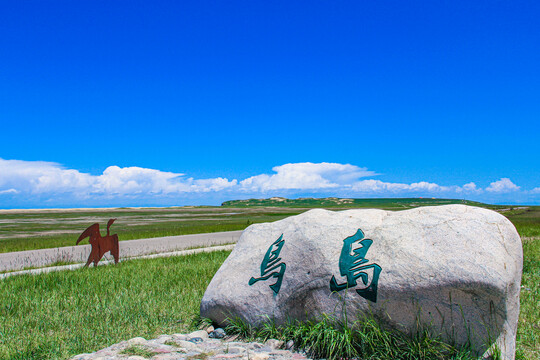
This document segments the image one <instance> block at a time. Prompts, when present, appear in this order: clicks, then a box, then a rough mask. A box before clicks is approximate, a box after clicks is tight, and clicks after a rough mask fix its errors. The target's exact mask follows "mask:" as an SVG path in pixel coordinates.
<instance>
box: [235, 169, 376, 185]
mask: <svg viewBox="0 0 540 360" xmlns="http://www.w3.org/2000/svg"><path fill="white" fill-rule="evenodd" d="M272 170H273V171H275V172H276V174H273V175H267V174H261V175H257V176H252V177H250V178H247V179H245V180H243V181H241V182H240V186H241V187H242V189H244V190H247V191H255V192H258V191H262V192H265V191H270V190H281V189H283V190H285V189H298V190H316V189H332V188H339V187H349V186H350V184H351V183H352V182H353V181H356V180H357V179H358V178H361V177H366V176H373V175H377V174H376V173H375V172H373V171H369V170H367V169H366V168H361V167H358V166H355V165H350V164H337V163H326V162H323V163H310V162H305V163H294V164H285V165H281V166H275V167H273V168H272Z"/></svg>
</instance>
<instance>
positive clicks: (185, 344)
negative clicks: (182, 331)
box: [177, 340, 198, 350]
mask: <svg viewBox="0 0 540 360" xmlns="http://www.w3.org/2000/svg"><path fill="white" fill-rule="evenodd" d="M177 343H178V346H180V347H182V348H184V349H187V350H193V349H198V347H197V345H195V343H192V342H189V341H185V340H178V341H177Z"/></svg>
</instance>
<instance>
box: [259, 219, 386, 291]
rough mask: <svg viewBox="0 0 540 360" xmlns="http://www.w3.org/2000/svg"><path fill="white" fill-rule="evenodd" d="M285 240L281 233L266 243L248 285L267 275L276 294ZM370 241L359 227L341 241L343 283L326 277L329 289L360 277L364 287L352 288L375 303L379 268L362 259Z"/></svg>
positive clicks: (352, 283)
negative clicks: (256, 272) (257, 272)
mask: <svg viewBox="0 0 540 360" xmlns="http://www.w3.org/2000/svg"><path fill="white" fill-rule="evenodd" d="M284 244H285V240H284V239H283V234H281V236H280V237H279V238H278V239H277V240H276V241H275V242H274V243H272V244H271V245H270V247H269V248H268V250H267V252H266V255H265V256H264V259H263V260H262V262H261V277H259V278H254V277H252V278H251V279H249V285H253V284H255V283H256V282H258V281H266V280H268V279H269V278H271V277H274V278H277V280H276V282H275V283H274V284H272V285H270V288H271V289H272V291H274V295H277V294H278V293H279V290H280V288H281V283H282V281H283V276H284V274H285V270H286V268H287V266H286V264H285V263H284V262H280V261H281V258H280V257H279V254H280V252H281V249H282V248H283V245H284ZM372 244H373V240H371V239H365V238H364V233H363V232H362V230H360V229H358V230H357V231H356V233H355V234H354V235H352V236H349V237H347V238H346V239H344V240H343V247H342V249H341V256H340V258H339V272H340V274H341V276H344V277H346V280H347V281H346V282H345V283H342V284H338V282H337V281H336V278H335V276H332V278H331V279H330V291H331V292H336V291H341V290H345V289H347V288H352V287H355V286H357V280H358V279H359V278H360V279H362V283H363V285H364V286H365V287H364V288H361V289H356V292H357V293H358V295H360V296H362V297H363V298H365V299H367V300H369V301H372V302H377V283H378V281H379V275H380V273H381V270H382V269H381V267H380V266H379V265H377V264H366V263H367V262H368V261H369V260H368V259H366V258H365V256H366V253H367V252H368V250H369V248H370V246H371V245H372Z"/></svg>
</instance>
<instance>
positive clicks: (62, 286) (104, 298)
mask: <svg viewBox="0 0 540 360" xmlns="http://www.w3.org/2000/svg"><path fill="white" fill-rule="evenodd" d="M393 201H395V200H393ZM415 201H416V200H415ZM387 205H388V206H389V204H388V203H387V204H386V205H385V206H387ZM390 205H391V204H390ZM486 207H489V206H486ZM332 208H333V209H335V208H334V207H332ZM339 208H341V206H340V207H339ZM493 208H495V209H497V210H498V211H500V212H501V213H502V214H504V215H506V216H507V217H508V218H509V219H510V220H511V221H512V222H513V223H514V224H515V225H516V228H517V229H518V231H519V233H520V235H521V236H522V239H523V250H524V267H523V280H522V292H521V313H520V320H519V326H518V337H517V358H518V359H531V360H532V359H539V358H540V312H539V311H538V304H539V301H540V300H539V299H540V285H539V284H540V207H519V208H510V207H509V206H506V207H503V206H500V207H493ZM181 210H184V211H185V212H182V211H181ZM244 210H245V211H246V212H241V211H236V210H235V211H233V210H232V208H226V207H225V208H194V209H193V208H192V209H158V210H157V211H156V210H147V209H141V210H137V211H139V212H137V211H135V212H133V211H132V210H127V209H119V210H117V211H112V212H106V213H103V212H102V213H100V212H88V211H87V212H82V213H77V214H75V215H74V214H73V213H69V212H61V213H59V214H55V215H58V216H48V215H50V214H46V215H47V216H46V215H44V214H42V213H40V214H32V215H35V216H36V218H39V216H41V217H42V218H41V219H45V218H47V219H56V220H58V221H59V222H61V221H62V219H68V221H71V222H72V224H71V225H72V226H75V227H77V226H81V227H82V228H83V229H84V228H85V227H86V226H87V225H88V224H87V223H86V222H83V220H84V221H87V220H88V219H87V218H88V217H89V216H94V218H96V219H97V220H95V221H98V220H99V222H100V223H102V224H103V223H105V222H106V220H107V219H108V218H109V217H110V216H111V215H113V217H118V218H119V220H120V219H121V218H122V217H121V216H120V215H122V216H124V217H123V218H124V219H131V220H134V219H137V218H135V217H134V218H130V216H138V219H143V218H150V217H152V216H155V215H156V214H158V215H171V216H172V215H174V216H176V215H175V214H176V212H177V211H179V212H180V213H181V215H187V214H191V215H196V216H198V217H197V220H195V219H192V220H190V221H192V223H191V227H190V228H189V229H190V230H193V231H196V230H197V229H201V228H204V226H206V225H205V224H208V223H212V224H213V222H214V221H215V222H216V226H219V223H221V222H222V221H221V220H219V221H218V220H210V221H208V222H205V221H204V220H203V219H204V218H219V217H222V220H223V221H227V220H230V221H231V222H235V226H239V227H241V228H242V227H245V226H247V225H248V223H250V222H259V221H273V220H277V219H279V218H282V217H285V216H288V215H289V214H295V213H298V212H302V211H304V208H300V207H299V208H295V209H291V208H288V207H284V208H270V209H267V208H259V207H256V208H249V207H248V208H246V209H244ZM123 212H126V214H123ZM205 212H206V213H205ZM208 212H211V213H212V214H214V215H215V216H214V217H212V216H209V215H208V214H207V213H208ZM224 213H229V214H224ZM230 213H239V214H230ZM218 214H219V215H218ZM4 215H5V214H3V216H4ZM24 215H25V216H24V217H23V218H24V220H28V219H29V218H28V217H26V215H27V214H24ZM17 216H19V218H20V214H19V215H17V214H11V219H12V220H15V223H21V222H20V221H18V220H17ZM235 216H237V217H235ZM31 218H32V217H30V219H31ZM77 218H79V220H80V221H81V222H80V223H75V222H74V220H73V219H77ZM98 218H99V219H98ZM158 218H159V217H158ZM230 218H232V219H230ZM1 219H6V217H2V218H1ZM95 221H92V222H95ZM190 221H178V222H179V223H184V222H190ZM121 223H122V222H120V221H119V224H118V225H119V226H118V229H117V230H118V233H120V229H122V226H121ZM126 223H129V222H126ZM1 224H2V225H1V226H2V227H3V226H4V225H5V223H1ZM153 224H154V226H155V225H156V224H158V225H160V226H161V224H162V223H159V222H155V223H153ZM51 225H52V224H51ZM113 226H114V228H113V229H116V227H117V224H116V223H115V224H114V225H113ZM141 226H143V225H141ZM144 226H145V227H146V226H147V227H146V230H145V231H146V232H142V233H145V234H152V223H149V224H147V225H144ZM128 228H129V227H127V226H126V229H128ZM171 228H174V226H172V227H171ZM12 229H13V228H12ZM39 229H40V228H39V227H36V228H35V229H34V230H35V231H39ZM49 229H50V228H49ZM154 231H155V232H154V233H159V232H160V231H163V230H162V227H160V229H157V230H154ZM167 231H169V230H167ZM170 231H173V230H170ZM174 231H179V230H178V229H175V230H174ZM181 231H187V230H186V228H183V229H182V230H181ZM126 233H127V230H126ZM76 236H77V234H74V238H76ZM157 236H162V235H157ZM19 240H21V239H20V238H19ZM73 242H74V240H73ZM227 255H228V253H227V252H216V253H210V254H198V255H192V256H187V257H173V258H162V259H152V260H132V261H126V262H123V263H121V264H120V265H118V266H103V267H98V268H90V269H81V270H76V271H65V272H57V273H50V274H42V275H36V276H29V275H23V276H15V277H11V278H6V279H3V280H0V299H1V300H0V359H6V360H12V359H66V358H69V357H70V356H73V355H75V354H78V353H83V352H91V351H96V350H98V349H100V348H103V347H106V346H109V345H112V344H113V343H116V342H119V341H122V340H127V339H129V338H131V337H135V336H143V337H146V338H152V337H155V336H157V335H159V334H161V333H175V332H184V331H188V330H191V329H193V326H194V325H193V319H195V318H196V317H197V316H198V309H199V304H200V301H201V299H202V295H203V293H204V291H205V289H206V287H207V285H208V283H209V282H210V280H211V278H212V276H213V274H214V273H215V271H217V269H218V268H219V266H220V265H221V263H222V262H223V261H224V260H225V258H226V257H227Z"/></svg>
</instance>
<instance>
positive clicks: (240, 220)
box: [0, 207, 303, 252]
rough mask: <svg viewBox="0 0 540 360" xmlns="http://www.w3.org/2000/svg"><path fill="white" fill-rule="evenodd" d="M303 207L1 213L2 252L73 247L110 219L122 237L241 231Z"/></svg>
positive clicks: (0, 238) (0, 242) (114, 229)
mask: <svg viewBox="0 0 540 360" xmlns="http://www.w3.org/2000/svg"><path fill="white" fill-rule="evenodd" d="M302 211H303V210H301V209H287V208H263V209H259V208H257V209H249V208H242V209H235V208H221V207H183V208H154V209H152V208H147V209H127V208H126V209H103V210H102V209H92V210H59V211H51V210H43V211H21V212H14V211H7V212H6V211H4V212H2V211H0V252H11V251H22V250H33V249H45V248H52V247H60V246H71V245H75V242H76V240H77V238H78V236H79V235H80V234H81V233H82V232H83V231H84V229H86V228H87V227H88V226H89V225H91V224H93V223H96V222H97V223H99V224H100V226H101V229H102V232H103V233H104V230H105V228H106V224H107V221H108V220H109V219H111V218H116V219H117V220H116V221H115V223H114V224H113V225H112V227H111V231H112V233H116V234H118V237H119V239H120V241H122V240H133V239H144V238H152V237H160V236H172V235H185V234H199V233H209V232H218V231H232V230H243V229H245V228H246V227H247V226H248V225H250V224H253V223H259V222H269V221H275V220H278V219H282V218H285V217H287V216H289V215H294V214H298V213H300V212H302Z"/></svg>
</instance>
